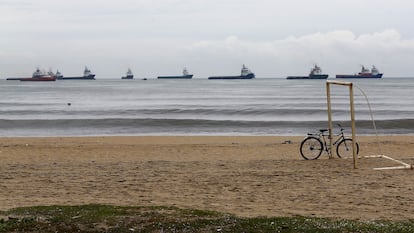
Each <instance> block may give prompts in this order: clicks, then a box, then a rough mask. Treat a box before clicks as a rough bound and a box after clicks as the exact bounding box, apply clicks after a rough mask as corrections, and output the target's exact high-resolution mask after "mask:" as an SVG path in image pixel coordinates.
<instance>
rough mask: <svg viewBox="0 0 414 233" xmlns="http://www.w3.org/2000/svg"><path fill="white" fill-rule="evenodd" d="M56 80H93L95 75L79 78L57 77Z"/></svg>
mask: <svg viewBox="0 0 414 233" xmlns="http://www.w3.org/2000/svg"><path fill="white" fill-rule="evenodd" d="M58 80H95V75H94V74H93V75H89V76H79V77H59V78H58Z"/></svg>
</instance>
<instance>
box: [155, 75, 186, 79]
mask: <svg viewBox="0 0 414 233" xmlns="http://www.w3.org/2000/svg"><path fill="white" fill-rule="evenodd" d="M157 78H158V79H192V78H193V75H192V74H189V75H179V76H158V77H157Z"/></svg>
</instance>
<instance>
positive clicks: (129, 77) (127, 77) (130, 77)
mask: <svg viewBox="0 0 414 233" xmlns="http://www.w3.org/2000/svg"><path fill="white" fill-rule="evenodd" d="M121 79H134V76H133V75H131V76H123V77H122V78H121Z"/></svg>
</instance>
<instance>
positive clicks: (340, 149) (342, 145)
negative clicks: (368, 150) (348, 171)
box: [336, 138, 359, 158]
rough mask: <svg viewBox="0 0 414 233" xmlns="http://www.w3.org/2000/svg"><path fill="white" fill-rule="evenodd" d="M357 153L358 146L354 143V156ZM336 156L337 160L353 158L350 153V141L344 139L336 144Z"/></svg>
mask: <svg viewBox="0 0 414 233" xmlns="http://www.w3.org/2000/svg"><path fill="white" fill-rule="evenodd" d="M358 153H359V145H358V143H356V154H357V155H358ZM336 155H337V156H338V157H339V158H353V157H354V154H353V152H352V139H350V138H345V139H344V140H342V141H340V142H339V143H338V146H337V147H336Z"/></svg>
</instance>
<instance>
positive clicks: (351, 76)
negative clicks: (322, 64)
mask: <svg viewBox="0 0 414 233" xmlns="http://www.w3.org/2000/svg"><path fill="white" fill-rule="evenodd" d="M336 78H366V79H371V78H382V74H376V75H360V74H354V75H346V74H345V75H343V74H337V75H336Z"/></svg>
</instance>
